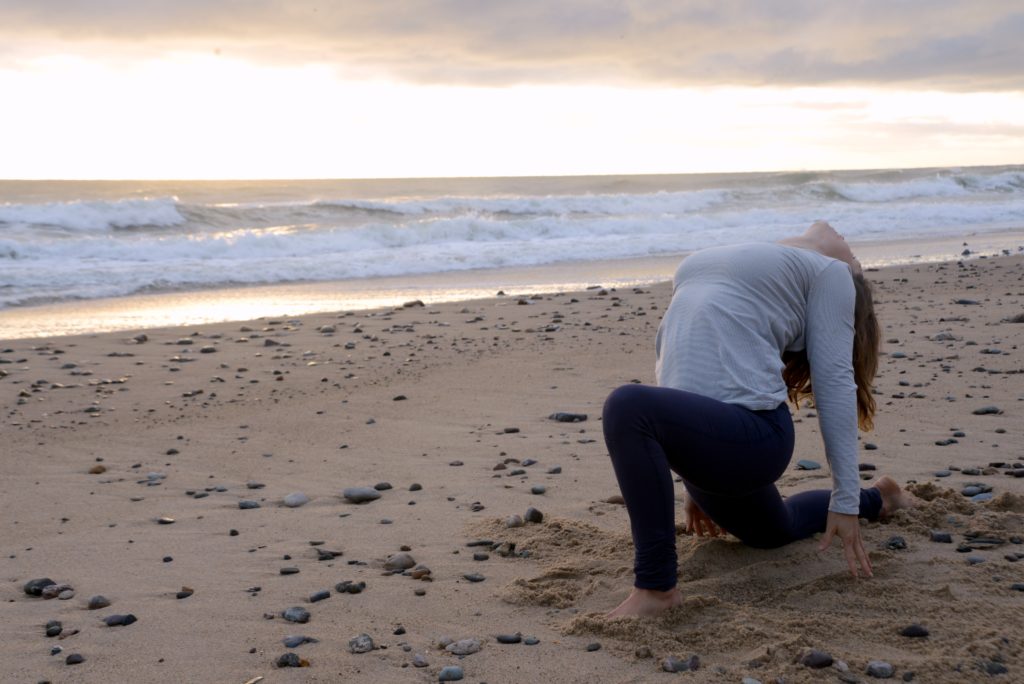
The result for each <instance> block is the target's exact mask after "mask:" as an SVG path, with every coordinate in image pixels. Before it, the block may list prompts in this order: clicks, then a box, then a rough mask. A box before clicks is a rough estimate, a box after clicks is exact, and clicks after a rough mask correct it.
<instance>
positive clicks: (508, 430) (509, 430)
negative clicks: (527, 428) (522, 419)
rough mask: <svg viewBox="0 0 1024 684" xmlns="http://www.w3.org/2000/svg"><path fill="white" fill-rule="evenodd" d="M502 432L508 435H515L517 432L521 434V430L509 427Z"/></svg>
mask: <svg viewBox="0 0 1024 684" xmlns="http://www.w3.org/2000/svg"><path fill="white" fill-rule="evenodd" d="M502 432H504V433H505V434H506V435H514V434H516V433H517V432H519V428H517V427H507V428H505V429H504V430H502Z"/></svg>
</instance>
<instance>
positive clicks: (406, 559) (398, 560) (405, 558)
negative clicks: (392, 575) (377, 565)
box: [384, 553, 416, 572]
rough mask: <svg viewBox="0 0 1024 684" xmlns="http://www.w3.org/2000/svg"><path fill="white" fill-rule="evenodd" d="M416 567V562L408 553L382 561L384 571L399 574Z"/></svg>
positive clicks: (395, 555)
mask: <svg viewBox="0 0 1024 684" xmlns="http://www.w3.org/2000/svg"><path fill="white" fill-rule="evenodd" d="M415 565H416V561H415V560H414V559H413V557H412V556H411V555H409V554H408V553H396V554H394V555H392V556H389V557H388V559H387V560H386V561H384V569H385V570H392V571H396V572H401V571H402V570H408V569H409V568H411V567H413V566H415Z"/></svg>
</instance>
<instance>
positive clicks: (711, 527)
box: [684, 494, 725, 537]
mask: <svg viewBox="0 0 1024 684" xmlns="http://www.w3.org/2000/svg"><path fill="white" fill-rule="evenodd" d="M684 512H685V514H686V533H687V534H696V535H697V536H698V537H703V536H704V535H705V534H706V535H708V536H711V537H717V536H718V535H720V534H725V532H724V530H722V529H721V528H720V527H719V526H718V525H716V524H715V521H714V520H712V519H711V518H709V517H708V515H707V513H705V512H704V511H703V510H701V507H700V506H698V505H697V502H696V501H694V500H693V498H692V497H690V495H689V494H687V495H686V505H685V506H684Z"/></svg>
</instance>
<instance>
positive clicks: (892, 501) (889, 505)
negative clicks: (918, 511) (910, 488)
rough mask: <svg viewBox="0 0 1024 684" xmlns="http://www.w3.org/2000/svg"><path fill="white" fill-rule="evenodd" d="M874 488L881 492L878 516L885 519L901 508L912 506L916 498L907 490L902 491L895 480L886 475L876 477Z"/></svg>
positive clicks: (915, 503)
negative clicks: (880, 505)
mask: <svg viewBox="0 0 1024 684" xmlns="http://www.w3.org/2000/svg"><path fill="white" fill-rule="evenodd" d="M875 489H877V490H878V491H879V492H881V494H882V510H881V511H880V512H879V514H878V517H879V518H882V519H885V518H888V517H889V516H890V515H892V514H893V513H895V512H896V511H898V510H900V509H901V508H913V507H914V506H915V505H917V500H916V499H915V498H914V496H913V495H912V494H910V493H909V492H905V491H903V490H902V489H901V488H900V486H899V484H898V483H897V482H896V480H894V479H892V478H891V477H889V476H888V475H883V476H882V477H880V478H878V482H876V483H875Z"/></svg>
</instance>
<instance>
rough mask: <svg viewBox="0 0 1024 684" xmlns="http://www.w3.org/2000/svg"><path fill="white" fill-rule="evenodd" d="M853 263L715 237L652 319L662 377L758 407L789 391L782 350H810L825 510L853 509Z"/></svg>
mask: <svg viewBox="0 0 1024 684" xmlns="http://www.w3.org/2000/svg"><path fill="white" fill-rule="evenodd" d="M855 299H856V293H855V290H854V286H853V277H852V275H851V271H850V267H849V266H848V265H847V264H846V263H845V262H842V261H839V260H837V259H832V258H830V257H826V256H824V255H822V254H819V253H818V252H815V251H812V250H809V249H803V248H800V247H792V246H789V245H781V244H778V243H769V242H764V243H760V242H759V243H748V244H741V245H732V246H728V247H713V248H711V249H705V250H702V251H699V252H696V253H694V254H692V255H690V256H688V257H686V259H684V260H683V262H682V264H681V265H680V266H679V269H678V270H677V271H676V274H675V279H674V294H673V296H672V303H671V304H670V305H669V307H668V310H667V311H666V312H665V316H664V318H663V319H662V321H661V326H660V328H659V329H658V336H657V341H656V349H657V357H658V359H657V365H656V374H657V379H658V384H659V385H661V386H663V387H674V388H676V389H681V390H686V391H689V392H695V393H697V394H701V395H704V396H707V397H711V398H713V399H718V400H719V401H723V402H726V403H729V404H739V405H740V406H744V407H746V408H748V409H751V410H754V411H760V410H766V409H774V408H776V407H777V406H778V405H779V404H781V403H783V402H784V401H786V384H785V382H783V380H782V369H783V367H784V364H783V362H782V354H783V352H787V351H800V350H802V349H806V350H807V358H808V362H809V363H810V366H811V385H812V387H813V388H814V400H815V404H816V407H817V411H818V420H819V424H820V426H821V435H822V439H823V440H824V443H825V456H826V458H827V459H828V463H829V466H830V467H831V469H832V481H833V487H832V497H831V499H830V502H829V510H831V511H835V512H837V513H848V514H856V513H857V512H858V510H859V504H860V479H859V475H858V472H857V392H856V389H857V387H856V383H855V382H854V376H853V310H854V302H855Z"/></svg>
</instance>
